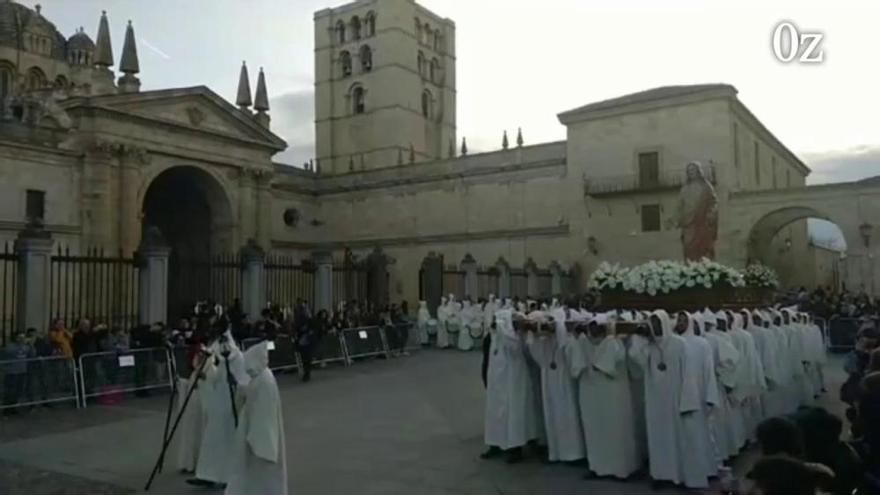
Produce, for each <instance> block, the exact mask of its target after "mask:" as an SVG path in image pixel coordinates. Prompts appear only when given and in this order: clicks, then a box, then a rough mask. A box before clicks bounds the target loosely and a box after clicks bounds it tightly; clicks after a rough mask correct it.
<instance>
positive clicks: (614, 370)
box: [570, 334, 642, 479]
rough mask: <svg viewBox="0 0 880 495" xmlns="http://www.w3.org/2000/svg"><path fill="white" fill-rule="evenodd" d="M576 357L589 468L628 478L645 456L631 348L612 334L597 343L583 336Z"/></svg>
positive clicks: (575, 373)
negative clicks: (640, 445)
mask: <svg viewBox="0 0 880 495" xmlns="http://www.w3.org/2000/svg"><path fill="white" fill-rule="evenodd" d="M571 356H572V358H571V363H570V366H571V373H572V376H573V377H574V378H576V379H577V380H578V386H579V395H578V398H579V403H580V411H581V422H582V424H583V429H584V442H585V444H586V445H587V446H588V448H587V458H588V459H589V462H590V470H591V471H592V472H594V473H596V474H597V475H599V476H615V477H617V478H621V479H623V478H627V477H629V476H630V475H631V474H633V473H634V472H636V471H637V470H638V469H639V467H641V463H642V459H641V455H640V452H639V448H638V442H637V438H636V421H635V417H634V414H635V411H634V408H633V404H632V396H631V395H630V385H629V376H628V374H627V369H626V348H625V347H624V345H623V342H621V340H620V339H618V338H616V337H613V336H607V337H605V339H603V340H602V341H601V342H600V343H599V344H598V345H595V344H594V343H593V342H592V341H591V340H590V339H589V338H587V336H586V335H583V334H582V335H581V336H580V337H578V339H577V341H576V344H575V346H574V349H573V352H572V353H571ZM593 446H594V447H593ZM591 447H592V448H591Z"/></svg>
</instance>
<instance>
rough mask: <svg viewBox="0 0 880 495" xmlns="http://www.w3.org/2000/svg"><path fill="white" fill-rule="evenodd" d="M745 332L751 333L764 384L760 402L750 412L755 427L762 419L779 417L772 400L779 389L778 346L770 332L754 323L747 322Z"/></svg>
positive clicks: (775, 402) (774, 402)
mask: <svg viewBox="0 0 880 495" xmlns="http://www.w3.org/2000/svg"><path fill="white" fill-rule="evenodd" d="M746 331H748V332H749V333H751V334H752V337H754V339H755V347H756V348H757V349H758V355H759V356H760V358H761V367H762V368H763V369H764V384H765V385H766V389H765V391H764V393H763V394H762V395H761V400H760V401H759V402H757V403H756V405H757V408H756V409H753V410H752V416H753V417H752V423H753V424H754V425H755V426H757V424H758V423H760V422H761V421H763V420H764V419H766V418H769V417H773V416H777V415H779V413H778V412H777V411H776V409H778V408H777V407H776V406H775V405H776V404H777V403H778V401H775V400H774V399H773V398H772V397H773V396H774V394H776V395H778V394H777V390H778V389H779V380H780V379H779V364H778V361H777V360H778V359H779V356H778V351H777V348H778V345H777V343H776V339H775V338H773V335H772V334H771V333H770V330H768V329H766V328H764V327H762V326H758V325H757V324H755V323H754V321H749V325H748V327H747V328H746Z"/></svg>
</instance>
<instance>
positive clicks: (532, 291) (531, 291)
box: [525, 258, 540, 298]
mask: <svg viewBox="0 0 880 495" xmlns="http://www.w3.org/2000/svg"><path fill="white" fill-rule="evenodd" d="M525 270H526V296H527V297H529V298H536V297H540V294H538V265H536V264H535V260H533V259H532V258H529V259H528V261H526V266H525Z"/></svg>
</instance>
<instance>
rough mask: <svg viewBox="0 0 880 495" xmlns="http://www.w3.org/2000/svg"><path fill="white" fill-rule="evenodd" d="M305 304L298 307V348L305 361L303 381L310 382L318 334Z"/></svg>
mask: <svg viewBox="0 0 880 495" xmlns="http://www.w3.org/2000/svg"><path fill="white" fill-rule="evenodd" d="M300 301H302V300H300ZM303 304H304V303H301V304H299V305H298V308H297V315H298V316H297V317H295V322H296V323H295V328H296V348H297V350H298V351H299V354H300V357H302V361H303V363H302V364H303V376H302V381H303V382H308V381H310V380H311V379H312V351H313V350H314V344H315V342H316V340H317V334H316V331H315V328H314V326H313V324H312V323H313V322H312V321H311V319H310V318H309V317H308V314H309V313H308V310H307V308H304V307H303ZM325 314H326V313H325ZM314 323H317V322H314Z"/></svg>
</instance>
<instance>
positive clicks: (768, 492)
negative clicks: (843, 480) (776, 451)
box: [748, 456, 834, 495]
mask: <svg viewBox="0 0 880 495" xmlns="http://www.w3.org/2000/svg"><path fill="white" fill-rule="evenodd" d="M748 477H749V479H751V480H752V481H753V483H754V486H753V487H752V490H751V491H749V494H750V495H815V493H816V491H817V489H818V488H819V486H820V484H822V483H823V482H827V481H828V480H829V479H830V478H833V477H834V474H833V473H831V472H830V471H829V470H828V469H827V468H825V467H824V466H817V465H814V464H808V463H805V462H803V461H800V460H797V459H793V458H791V457H788V456H773V457H765V458H763V459H761V460H759V461H758V462H757V463H756V464H755V467H754V468H752V470H751V472H749V474H748Z"/></svg>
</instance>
